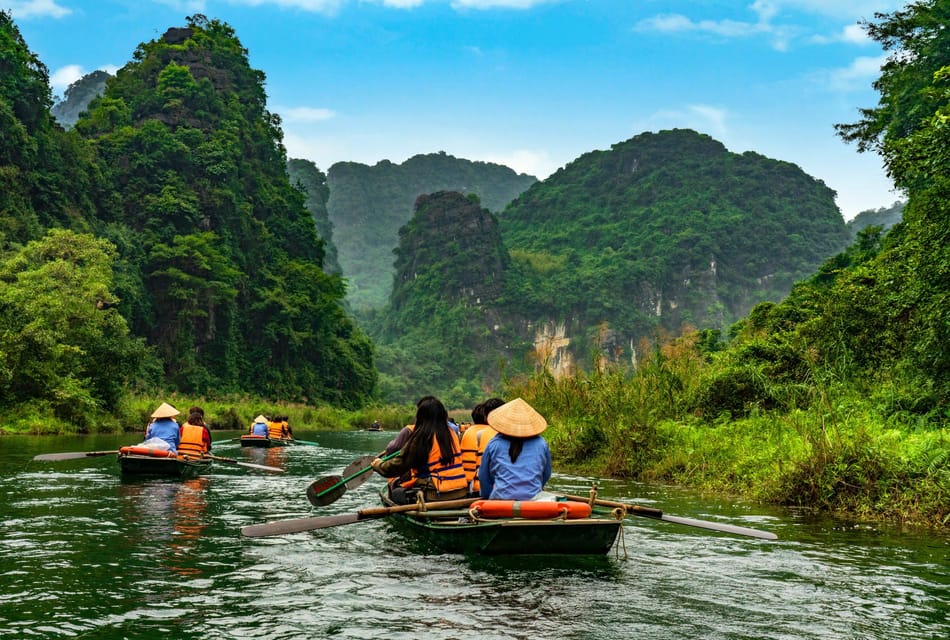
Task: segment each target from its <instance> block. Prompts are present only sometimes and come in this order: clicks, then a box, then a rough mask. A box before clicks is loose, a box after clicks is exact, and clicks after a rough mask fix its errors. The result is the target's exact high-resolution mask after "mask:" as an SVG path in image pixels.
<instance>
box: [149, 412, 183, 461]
mask: <svg viewBox="0 0 950 640" xmlns="http://www.w3.org/2000/svg"><path fill="white" fill-rule="evenodd" d="M178 413H179V411H178V409H176V408H175V407H173V406H171V405H170V404H168V403H165V402H163V403H162V404H161V406H159V407H158V409H156V410H155V411H154V412H153V413H152V421H151V422H150V423H149V425H148V427H147V428H146V429H145V439H146V440H149V439H150V438H158V439H160V440H163V441H164V442H166V443H167V444H168V447H169V449H170V450H171V451H177V450H178V442H179V439H180V433H179V430H180V427H179V425H178V423H177V422H175V420H174V419H173V418H174V417H175V416H177V415H178Z"/></svg>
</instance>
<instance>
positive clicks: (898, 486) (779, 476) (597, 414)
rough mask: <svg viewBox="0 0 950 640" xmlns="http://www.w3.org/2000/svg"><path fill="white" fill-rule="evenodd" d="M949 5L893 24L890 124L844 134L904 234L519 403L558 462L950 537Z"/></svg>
mask: <svg viewBox="0 0 950 640" xmlns="http://www.w3.org/2000/svg"><path fill="white" fill-rule="evenodd" d="M944 4H945V3H938V2H921V3H917V4H915V5H912V6H911V7H909V8H908V9H906V10H904V11H899V12H896V13H894V14H891V15H886V16H880V20H881V21H880V23H878V24H871V25H867V28H868V32H869V33H870V34H871V36H872V37H874V38H875V39H876V40H878V41H880V42H881V43H882V44H884V45H885V47H887V48H888V49H893V50H894V53H893V55H892V56H891V57H890V58H889V60H888V62H887V63H886V64H885V66H884V68H883V70H882V75H881V78H880V79H879V80H878V81H877V83H876V85H875V86H876V87H877V89H878V90H879V91H880V92H881V101H880V104H879V106H878V107H877V108H874V109H866V110H863V111H862V113H863V119H862V120H861V121H860V122H859V123H856V124H853V125H841V126H840V127H839V131H840V132H841V134H842V135H843V136H844V137H845V138H846V139H848V140H851V141H854V142H857V143H858V144H859V146H860V147H861V148H862V149H875V150H877V151H879V152H880V153H881V155H882V156H883V158H884V160H885V164H886V167H887V169H888V172H889V174H890V175H891V177H892V178H893V179H894V181H895V184H897V185H898V187H900V188H901V189H903V190H904V191H905V193H906V195H907V196H908V200H907V206H906V208H905V209H904V216H903V222H902V223H901V224H899V225H897V226H895V227H894V228H893V229H892V230H891V231H890V232H889V233H888V234H887V235H886V236H883V237H882V236H881V229H880V227H870V228H868V229H866V230H864V231H862V232H861V233H860V234H859V235H858V239H857V241H856V242H855V244H853V245H852V246H851V247H849V248H848V250H847V251H845V252H843V253H841V254H839V255H837V256H836V257H834V258H832V259H830V260H828V261H826V262H825V263H824V265H822V267H821V268H820V269H819V270H818V272H817V273H816V274H815V275H813V276H812V277H811V278H809V279H808V280H805V281H803V282H801V283H799V284H798V285H796V287H795V288H794V290H793V291H792V293H791V295H790V296H789V297H788V298H787V299H785V300H784V301H783V302H781V303H778V304H773V303H764V304H760V305H758V306H757V307H756V308H755V309H753V311H752V313H751V314H750V315H749V316H748V317H747V318H745V319H743V320H742V321H740V322H738V323H736V325H734V326H733V328H732V330H731V331H730V334H731V338H732V339H731V340H730V342H729V343H728V345H725V346H723V345H720V344H718V343H717V342H716V341H715V340H710V338H713V337H714V336H712V335H711V334H709V333H708V332H704V333H699V332H697V333H692V334H686V335H684V336H683V337H682V338H680V339H677V340H674V341H658V342H657V343H656V344H660V345H662V346H661V347H655V348H654V349H653V351H652V352H651V353H652V355H651V357H650V358H649V359H648V360H645V361H644V360H641V362H640V363H639V366H638V368H637V370H636V372H626V371H623V370H620V369H614V368H608V369H604V370H596V371H595V373H592V374H590V375H580V376H577V377H574V378H570V379H565V380H558V381H555V380H553V379H552V378H550V377H549V376H547V375H544V374H540V375H537V376H535V377H534V378H532V379H528V380H522V381H518V382H515V383H514V384H513V385H512V388H511V393H512V395H513V394H520V395H523V396H525V398H526V399H528V400H529V401H531V402H533V403H535V404H536V405H537V407H538V408H539V409H540V410H541V411H542V412H546V413H547V415H548V416H549V418H551V421H552V423H553V424H554V427H553V428H552V429H551V432H550V437H551V440H552V442H553V445H554V449H555V451H556V453H557V456H558V458H559V459H561V460H563V461H565V462H567V463H572V464H581V465H585V466H587V465H594V466H596V467H598V468H600V469H602V470H603V471H604V472H606V473H615V474H622V475H628V476H631V477H637V478H644V479H661V480H668V481H673V482H684V483H690V484H695V485H699V486H706V487H712V488H716V489H719V490H729V491H736V492H743V493H747V494H750V495H752V496H755V497H758V498H760V499H768V500H772V501H775V502H779V503H782V504H791V505H798V506H803V507H807V508H815V509H827V510H831V511H836V512H840V513H846V514H850V515H853V516H857V517H888V518H894V519H900V520H907V521H914V522H924V523H929V524H935V525H943V526H946V525H947V524H948V523H950V470H948V469H950V464H948V461H950V429H948V426H947V423H948V420H950V411H948V408H947V407H948V401H950V375H948V372H950V346H948V345H950V335H948V333H950V310H948V309H950V304H948V303H950V242H948V240H950V238H948V237H947V234H948V230H950V205H948V203H950V171H948V168H950V127H948V126H947V124H948V121H950V66H948V63H950V58H948V54H947V52H948V51H950V47H948V46H947V45H948V42H950V35H948V34H947V33H946V29H945V28H944V26H945V20H943V19H942V18H940V16H943V15H945V7H944Z"/></svg>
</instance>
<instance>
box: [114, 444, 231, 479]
mask: <svg viewBox="0 0 950 640" xmlns="http://www.w3.org/2000/svg"><path fill="white" fill-rule="evenodd" d="M117 458H118V462H119V472H120V473H121V474H122V475H123V476H143V477H164V478H194V477H195V476H197V475H199V474H201V473H202V472H204V471H207V470H208V469H209V468H211V464H212V460H211V458H191V457H187V456H178V455H176V454H175V453H174V452H172V451H165V450H162V449H151V448H148V447H122V448H121V449H119V453H118V456H117Z"/></svg>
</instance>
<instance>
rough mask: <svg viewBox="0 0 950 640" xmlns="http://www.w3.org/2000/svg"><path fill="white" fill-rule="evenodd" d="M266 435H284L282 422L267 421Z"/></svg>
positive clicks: (276, 436) (277, 436)
mask: <svg viewBox="0 0 950 640" xmlns="http://www.w3.org/2000/svg"><path fill="white" fill-rule="evenodd" d="M267 435H268V437H271V438H277V439H280V438H283V437H284V423H283V422H268V423H267Z"/></svg>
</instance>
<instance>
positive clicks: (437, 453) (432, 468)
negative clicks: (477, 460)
mask: <svg viewBox="0 0 950 640" xmlns="http://www.w3.org/2000/svg"><path fill="white" fill-rule="evenodd" d="M413 426H415V425H413ZM449 433H450V434H452V461H451V462H450V463H449V464H442V450H441V449H439V441H438V439H437V438H436V437H435V436H433V437H432V448H431V449H429V461H428V464H427V465H426V466H427V471H426V472H423V473H421V474H420V473H419V472H418V471H416V469H412V477H411V478H409V480H407V481H405V482H403V483H402V486H404V487H406V488H409V487H414V486H416V485H417V484H418V483H419V481H420V480H428V481H429V485H430V486H431V487H433V488H434V489H435V490H436V492H438V493H448V492H450V491H458V490H459V489H464V488H465V487H466V486H468V483H467V482H466V480H465V470H464V469H463V468H462V447H461V445H460V444H459V439H458V436H457V435H455V431H453V430H451V429H450V430H449ZM427 474H428V475H427Z"/></svg>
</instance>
